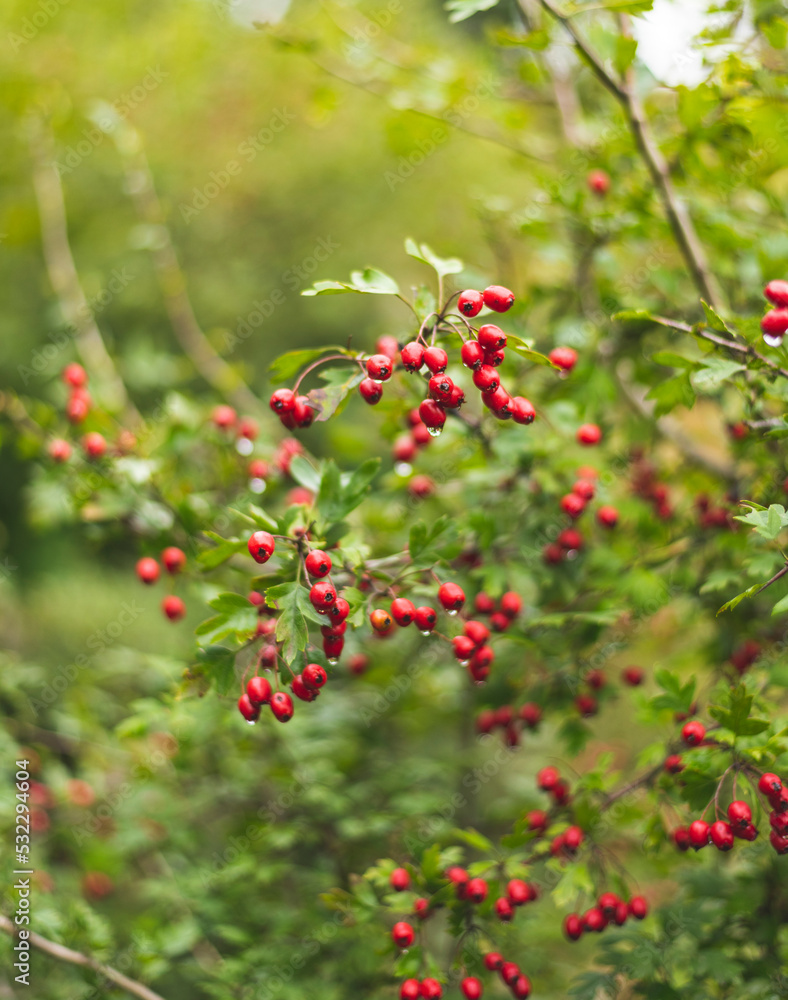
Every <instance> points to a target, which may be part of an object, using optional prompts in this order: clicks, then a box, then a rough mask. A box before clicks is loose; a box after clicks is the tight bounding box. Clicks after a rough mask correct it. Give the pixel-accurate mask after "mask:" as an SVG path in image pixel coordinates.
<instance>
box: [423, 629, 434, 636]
mask: <svg viewBox="0 0 788 1000" xmlns="http://www.w3.org/2000/svg"><path fill="white" fill-rule="evenodd" d="M421 634H422V635H432V632H431V631H430V630H429V629H427V631H426V632H422V633H421Z"/></svg>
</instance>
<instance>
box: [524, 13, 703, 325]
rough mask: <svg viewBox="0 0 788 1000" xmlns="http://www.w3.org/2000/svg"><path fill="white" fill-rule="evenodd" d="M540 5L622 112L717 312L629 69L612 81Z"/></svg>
mask: <svg viewBox="0 0 788 1000" xmlns="http://www.w3.org/2000/svg"><path fill="white" fill-rule="evenodd" d="M540 3H541V4H542V6H543V7H544V9H545V10H546V11H548V12H549V13H550V14H551V15H552V16H553V17H554V18H556V20H557V21H559V22H560V23H561V24H562V25H563V26H564V28H565V29H566V30H567V31H568V32H569V34H570V35H571V37H572V41H573V42H574V44H575V48H576V49H577V50H578V52H579V53H580V54H581V55H582V57H583V59H584V60H585V62H586V63H587V64H588V66H589V67H590V68H591V70H592V72H593V73H594V75H595V76H596V77H597V79H598V80H599V81H600V83H601V84H602V85H603V86H604V87H605V88H606V89H607V90H609V91H610V93H611V94H612V95H613V96H614V97H615V98H616V100H617V101H618V102H619V104H620V105H621V107H622V108H623V110H624V114H625V116H626V118H627V122H628V124H629V128H630V131H631V132H632V136H633V138H634V140H635V145H636V146H637V148H638V151H639V152H640V155H641V156H642V158H643V160H644V162H645V164H646V167H647V168H648V171H649V173H650V174H651V179H652V181H653V182H654V187H655V188H656V189H657V191H658V192H659V195H660V198H661V199H662V204H663V207H664V209H665V214H666V215H667V218H668V222H669V224H670V228H671V230H672V231H673V235H674V237H675V240H676V243H677V244H678V246H679V250H680V251H681V254H682V256H683V257H684V260H685V261H686V263H687V266H688V267H689V270H690V272H691V274H692V277H693V280H694V282H695V285H696V287H697V288H698V290H699V291H700V293H701V295H703V297H704V298H705V299H707V300H708V302H709V303H711V305H712V306H714V308H715V309H717V310H719V309H720V308H721V294H720V292H719V289H718V288H717V285H716V282H715V281H714V278H713V277H712V274H711V271H710V269H709V265H708V262H707V260H706V253H705V251H704V249H703V246H702V244H701V242H700V239H699V238H698V234H697V233H696V231H695V227H694V225H693V222H692V219H691V218H690V215H689V212H688V211H687V209H686V207H685V205H684V204H683V203H682V202H681V201H680V199H679V198H678V195H677V194H676V191H675V188H674V187H673V181H672V179H671V176H670V168H669V166H668V163H667V161H666V159H665V157H664V156H663V155H662V152H661V150H660V149H659V147H658V146H657V144H656V142H655V141H654V138H653V136H652V134H651V130H650V128H649V125H648V122H647V120H646V117H645V114H644V113H643V108H642V106H641V103H640V99H639V97H638V95H637V92H636V89H635V84H634V73H633V70H632V68H631V67H630V69H629V70H627V72H626V74H625V76H624V79H623V81H618V80H616V79H615V78H614V77H613V76H611V75H610V73H608V71H607V69H606V68H605V66H604V64H603V63H602V61H601V60H600V59H599V57H598V56H597V55H596V53H595V52H594V51H593V50H592V49H591V48H590V47H589V46H588V44H587V42H586V41H585V39H584V38H583V36H582V35H581V34H580V33H579V31H578V30H577V28H576V27H575V23H574V21H573V20H571V19H570V18H568V17H566V16H565V15H563V14H562V13H561V12H560V11H559V10H558V9H557V8H556V7H555V5H554V4H553V3H552V0H540ZM522 4H523V0H520V5H521V6H522ZM622 20H624V19H622Z"/></svg>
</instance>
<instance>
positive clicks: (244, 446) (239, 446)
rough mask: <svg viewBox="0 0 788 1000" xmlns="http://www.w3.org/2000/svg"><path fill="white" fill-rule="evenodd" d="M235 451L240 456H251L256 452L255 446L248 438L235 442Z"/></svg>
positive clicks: (240, 438)
mask: <svg viewBox="0 0 788 1000" xmlns="http://www.w3.org/2000/svg"><path fill="white" fill-rule="evenodd" d="M235 450H236V451H237V452H238V454H239V455H251V454H252V452H253V451H254V444H253V443H252V442H251V441H250V440H249V438H246V437H239V438H238V440H237V441H236V442H235Z"/></svg>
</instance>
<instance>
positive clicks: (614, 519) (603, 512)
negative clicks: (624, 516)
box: [596, 507, 618, 528]
mask: <svg viewBox="0 0 788 1000" xmlns="http://www.w3.org/2000/svg"><path fill="white" fill-rule="evenodd" d="M596 519H597V522H598V523H599V524H600V525H601V526H602V527H603V528H615V526H616V525H617V524H618V511H617V510H616V508H615V507H600V508H599V510H598V511H597V512H596Z"/></svg>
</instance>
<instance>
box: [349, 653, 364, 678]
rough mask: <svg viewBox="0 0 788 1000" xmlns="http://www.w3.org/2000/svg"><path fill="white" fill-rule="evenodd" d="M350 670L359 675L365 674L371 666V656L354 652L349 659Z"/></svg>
mask: <svg viewBox="0 0 788 1000" xmlns="http://www.w3.org/2000/svg"><path fill="white" fill-rule="evenodd" d="M347 665H348V670H349V671H350V672H351V673H352V674H355V675H356V676H357V677H358V676H360V675H361V674H363V673H364V672H365V671H366V669H367V667H368V666H369V657H368V656H365V655H364V654H363V653H354V655H353V656H351V657H350V659H349V660H348V664H347Z"/></svg>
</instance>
